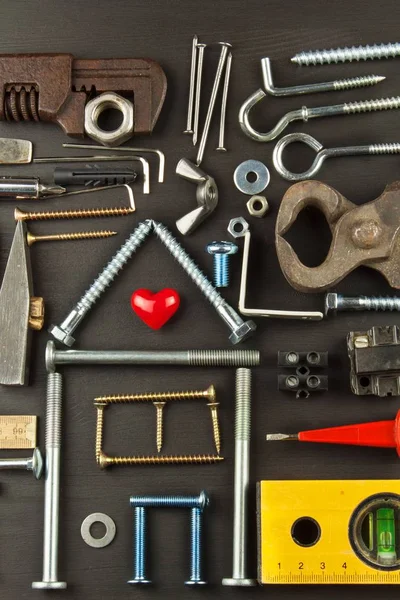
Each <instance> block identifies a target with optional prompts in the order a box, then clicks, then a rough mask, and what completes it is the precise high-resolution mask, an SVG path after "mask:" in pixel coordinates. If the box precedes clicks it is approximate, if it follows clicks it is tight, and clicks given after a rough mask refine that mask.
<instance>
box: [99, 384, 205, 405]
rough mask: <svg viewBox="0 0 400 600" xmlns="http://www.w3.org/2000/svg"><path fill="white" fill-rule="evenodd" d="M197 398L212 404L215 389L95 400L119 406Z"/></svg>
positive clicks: (107, 397) (100, 397)
mask: <svg viewBox="0 0 400 600" xmlns="http://www.w3.org/2000/svg"><path fill="white" fill-rule="evenodd" d="M195 398H206V399H208V400H209V401H210V402H214V401H215V398H216V395H215V388H214V386H213V385H210V387H209V388H207V389H206V390H200V391H199V390H194V391H185V392H155V393H145V394H125V395H121V394H119V395H114V396H99V397H98V398H95V401H96V402H97V401H101V402H106V403H107V404H119V403H124V402H139V401H146V400H150V401H152V402H158V401H161V402H162V401H163V400H189V399H195Z"/></svg>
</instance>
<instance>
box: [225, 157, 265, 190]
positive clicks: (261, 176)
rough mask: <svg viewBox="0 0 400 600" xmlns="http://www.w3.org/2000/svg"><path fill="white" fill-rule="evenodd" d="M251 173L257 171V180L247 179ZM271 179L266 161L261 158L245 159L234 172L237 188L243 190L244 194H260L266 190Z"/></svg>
mask: <svg viewBox="0 0 400 600" xmlns="http://www.w3.org/2000/svg"><path fill="white" fill-rule="evenodd" d="M249 173H255V175H256V180H255V181H249V180H248V179H247V176H248V175H249ZM269 180H270V174H269V170H268V169H267V167H266V166H265V165H264V163H262V162H261V161H259V160H253V159H250V160H245V161H244V162H242V163H240V165H238V166H237V167H236V169H235V172H234V174H233V181H234V182H235V185H236V187H237V189H238V190H239V191H241V192H243V194H248V195H249V196H253V195H254V194H259V193H260V192H262V191H263V190H265V188H266V187H267V185H268V184H269Z"/></svg>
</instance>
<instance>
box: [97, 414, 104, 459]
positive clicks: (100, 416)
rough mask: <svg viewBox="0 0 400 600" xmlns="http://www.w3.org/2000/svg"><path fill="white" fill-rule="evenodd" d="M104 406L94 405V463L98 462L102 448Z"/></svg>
mask: <svg viewBox="0 0 400 600" xmlns="http://www.w3.org/2000/svg"><path fill="white" fill-rule="evenodd" d="M105 407H106V405H105V404H98V405H96V409H97V421H96V462H97V464H99V462H100V454H101V452H102V448H103V427H104V409H105Z"/></svg>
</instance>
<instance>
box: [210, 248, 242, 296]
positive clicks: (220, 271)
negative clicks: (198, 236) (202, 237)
mask: <svg viewBox="0 0 400 600" xmlns="http://www.w3.org/2000/svg"><path fill="white" fill-rule="evenodd" d="M206 250H207V252H208V254H211V255H212V257H213V263H214V286H215V287H216V288H221V287H228V286H229V256H230V255H231V254H236V252H237V251H238V246H237V245H236V244H234V243H232V242H211V244H208V246H207V247H206Z"/></svg>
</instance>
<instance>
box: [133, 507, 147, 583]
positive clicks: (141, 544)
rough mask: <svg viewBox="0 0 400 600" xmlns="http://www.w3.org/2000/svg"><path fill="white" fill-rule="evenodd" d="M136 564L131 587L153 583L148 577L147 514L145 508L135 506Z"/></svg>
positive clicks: (134, 564) (134, 536)
mask: <svg viewBox="0 0 400 600" xmlns="http://www.w3.org/2000/svg"><path fill="white" fill-rule="evenodd" d="M133 510H134V520H135V524H134V530H133V546H134V552H135V555H134V563H133V578H132V579H130V580H129V581H128V583H129V584H130V585H136V584H138V583H140V584H148V583H151V581H150V579H148V578H147V575H146V554H147V548H146V545H147V514H146V512H147V511H146V509H145V508H144V506H134V507H133Z"/></svg>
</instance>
